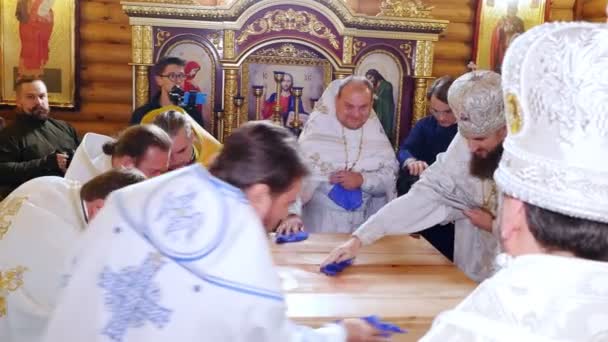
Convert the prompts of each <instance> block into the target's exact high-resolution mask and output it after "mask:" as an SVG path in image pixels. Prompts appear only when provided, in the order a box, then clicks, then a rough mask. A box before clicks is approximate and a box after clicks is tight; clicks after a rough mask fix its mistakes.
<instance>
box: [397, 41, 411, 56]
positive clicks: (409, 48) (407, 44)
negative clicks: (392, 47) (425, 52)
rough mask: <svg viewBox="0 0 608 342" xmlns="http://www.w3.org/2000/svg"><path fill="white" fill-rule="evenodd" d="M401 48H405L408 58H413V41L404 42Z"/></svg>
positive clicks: (404, 51)
mask: <svg viewBox="0 0 608 342" xmlns="http://www.w3.org/2000/svg"><path fill="white" fill-rule="evenodd" d="M399 48H400V49H401V50H403V53H405V57H407V59H409V60H412V51H413V48H412V44H411V43H403V44H401V45H399Z"/></svg>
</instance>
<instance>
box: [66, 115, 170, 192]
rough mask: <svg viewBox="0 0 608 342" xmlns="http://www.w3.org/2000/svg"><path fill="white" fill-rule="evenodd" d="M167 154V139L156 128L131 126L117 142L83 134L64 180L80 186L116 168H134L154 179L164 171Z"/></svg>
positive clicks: (92, 134) (168, 146)
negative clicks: (70, 180) (75, 182)
mask: <svg viewBox="0 0 608 342" xmlns="http://www.w3.org/2000/svg"><path fill="white" fill-rule="evenodd" d="M170 153H171V138H170V137H169V135H168V134H167V133H166V132H165V131H163V130H162V129H160V128H159V127H157V126H156V125H136V126H131V127H129V128H127V129H125V130H124V131H122V132H121V133H120V135H119V136H118V139H113V138H110V137H108V136H105V135H101V134H97V133H87V134H85V136H84V137H83V139H82V142H81V143H80V145H79V146H78V149H76V152H75V153H74V158H72V161H71V162H70V165H69V167H68V169H67V171H66V173H65V178H67V179H72V180H76V181H79V182H81V183H84V182H87V181H89V180H90V179H91V178H93V177H95V176H97V175H100V174H102V173H104V172H106V171H108V170H110V169H112V168H116V167H127V168H132V167H135V168H137V169H138V170H140V171H141V172H143V173H144V175H146V177H155V176H158V175H160V174H161V173H164V172H166V171H167V169H168V165H169V157H170Z"/></svg>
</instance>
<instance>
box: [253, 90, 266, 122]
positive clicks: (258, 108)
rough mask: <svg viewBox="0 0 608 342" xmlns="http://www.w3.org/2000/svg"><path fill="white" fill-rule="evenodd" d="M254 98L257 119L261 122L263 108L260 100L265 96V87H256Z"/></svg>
mask: <svg viewBox="0 0 608 342" xmlns="http://www.w3.org/2000/svg"><path fill="white" fill-rule="evenodd" d="M252 88H253V96H255V119H256V120H260V118H261V107H262V105H261V104H260V99H261V98H262V95H263V94H264V86H261V85H254V86H253V87H252Z"/></svg>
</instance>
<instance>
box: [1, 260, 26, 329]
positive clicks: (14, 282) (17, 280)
mask: <svg viewBox="0 0 608 342" xmlns="http://www.w3.org/2000/svg"><path fill="white" fill-rule="evenodd" d="M25 271H27V269H26V268H25V267H23V266H17V267H15V268H11V269H8V270H6V271H0V317H3V316H6V296H8V295H9V292H13V291H17V289H19V288H20V287H21V286H22V285H23V272H25Z"/></svg>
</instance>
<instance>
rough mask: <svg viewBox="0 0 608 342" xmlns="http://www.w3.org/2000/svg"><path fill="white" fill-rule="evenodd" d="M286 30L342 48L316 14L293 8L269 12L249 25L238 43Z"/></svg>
mask: <svg viewBox="0 0 608 342" xmlns="http://www.w3.org/2000/svg"><path fill="white" fill-rule="evenodd" d="M286 30H290V31H298V32H303V33H308V34H309V35H311V36H313V37H317V38H321V39H326V40H328V41H329V44H330V45H331V46H332V47H333V48H334V49H338V48H339V47H340V45H339V43H338V39H336V35H335V34H333V33H332V32H331V30H330V29H329V27H327V26H326V25H325V24H324V23H323V22H321V21H319V19H317V17H316V16H315V15H314V14H312V13H310V12H306V11H295V10H293V9H292V8H290V9H288V10H281V9H278V10H274V11H270V12H267V13H266V14H264V16H263V17H262V18H260V19H257V20H256V21H254V22H253V23H251V24H249V25H247V27H246V28H245V29H244V30H243V32H241V34H240V35H239V37H238V38H237V40H236V42H237V44H239V45H240V44H243V43H244V42H246V41H247V39H248V38H249V37H251V36H258V35H261V34H265V33H268V32H282V31H286Z"/></svg>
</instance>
